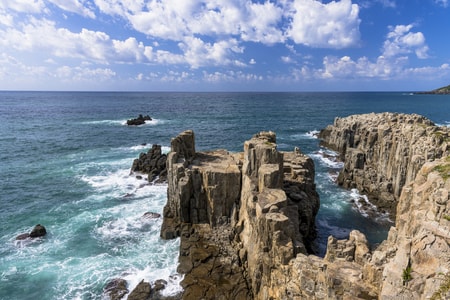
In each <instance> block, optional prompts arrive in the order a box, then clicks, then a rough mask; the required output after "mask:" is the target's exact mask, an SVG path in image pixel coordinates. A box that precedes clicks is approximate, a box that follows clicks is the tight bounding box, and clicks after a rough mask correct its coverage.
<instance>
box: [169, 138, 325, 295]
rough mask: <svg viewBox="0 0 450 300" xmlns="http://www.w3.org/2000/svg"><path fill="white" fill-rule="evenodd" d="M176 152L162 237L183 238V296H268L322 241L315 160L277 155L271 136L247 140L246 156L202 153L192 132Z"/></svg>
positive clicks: (174, 142)
mask: <svg viewBox="0 0 450 300" xmlns="http://www.w3.org/2000/svg"><path fill="white" fill-rule="evenodd" d="M171 147H172V151H171V152H170V154H169V155H168V164H167V166H168V200H167V205H166V206H165V208H164V213H163V216H164V221H163V225H162V230H161V236H162V237H163V238H174V237H177V236H181V246H180V265H179V268H178V270H179V271H180V272H182V273H184V274H186V275H185V278H184V280H183V282H182V285H183V287H184V289H185V290H184V297H185V298H186V299H201V298H202V297H203V298H205V299H254V298H255V297H256V298H258V297H261V296H262V295H265V294H266V293H268V291H267V290H266V287H269V286H270V285H271V282H272V281H273V280H275V278H276V277H277V276H279V272H278V271H277V269H278V268H282V267H283V269H284V268H287V267H286V266H287V265H288V264H289V262H290V260H291V259H293V258H294V257H295V256H296V255H297V254H299V253H302V254H305V255H306V254H307V250H308V249H307V248H308V247H307V246H306V244H308V245H309V242H308V241H310V240H311V239H313V238H314V237H315V227H314V220H315V215H316V214H317V211H318V208H319V198H318V194H317V192H316V190H315V184H314V164H313V161H312V160H311V159H310V158H309V157H307V156H305V155H303V154H301V153H300V152H299V151H298V150H297V151H295V152H289V153H281V152H279V151H277V149H276V137H275V134H274V133H272V132H262V133H260V134H257V135H255V136H254V137H253V138H252V139H251V140H249V141H247V142H245V145H244V152H243V153H229V152H227V151H225V150H217V151H211V152H201V153H198V152H195V142H194V133H193V132H192V131H186V132H183V133H182V134H180V135H179V136H178V137H176V138H174V139H173V140H172V145H171ZM307 242H308V243H307ZM284 275H285V274H284ZM256 298H255V299H256Z"/></svg>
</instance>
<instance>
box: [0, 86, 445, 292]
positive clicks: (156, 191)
mask: <svg viewBox="0 0 450 300" xmlns="http://www.w3.org/2000/svg"><path fill="white" fill-rule="evenodd" d="M384 111H391V112H402V113H417V114H421V115H424V116H426V117H428V118H430V119H431V120H432V121H434V122H435V123H437V124H440V125H444V126H446V125H448V124H449V123H450V115H449V112H450V96H436V95H412V94H410V93H400V92H398V93H119V92H114V93H113V92H111V93H109V92H0V124H1V125H0V176H1V179H0V228H1V230H0V299H21V300H23V299H102V291H103V287H104V286H105V284H106V283H107V282H108V281H109V280H111V279H113V278H124V279H126V280H127V281H128V283H129V289H130V290H132V289H133V288H134V286H136V285H137V283H139V282H140V281H141V280H142V279H144V280H146V281H150V282H153V281H155V280H157V279H164V280H166V281H167V282H168V287H167V289H166V291H165V293H166V295H170V294H174V293H177V292H178V291H179V290H180V287H179V282H180V280H181V279H182V276H181V275H180V274H177V273H176V267H177V257H178V247H179V240H177V239H176V240H170V241H164V240H161V239H160V238H159V229H160V226H161V223H162V220H161V219H147V218H144V217H143V215H144V213H145V212H157V213H162V209H163V206H164V204H165V202H166V190H167V186H166V185H151V184H148V183H147V182H146V181H145V180H142V179H141V180H139V179H137V178H136V177H135V176H133V175H130V168H131V165H132V163H133V160H134V159H135V158H137V157H138V156H139V153H141V152H146V151H147V150H148V149H149V148H150V147H151V146H152V144H160V145H162V147H163V151H165V152H168V151H169V150H170V140H171V138H172V137H175V136H176V135H177V134H178V133H180V132H182V131H184V130H186V129H193V130H194V132H195V136H196V148H197V150H198V151H201V150H212V149H227V150H229V151H242V150H243V143H244V141H246V140H248V139H249V138H251V136H252V135H254V134H255V133H257V132H260V131H263V130H271V131H274V132H276V134H277V144H278V149H279V150H282V151H292V150H293V149H294V147H299V148H300V149H301V151H302V152H303V153H306V154H308V155H310V156H311V157H312V158H313V159H314V161H315V165H316V184H317V189H318V192H319V194H320V199H321V208H320V211H319V214H318V216H317V220H316V225H317V228H318V238H317V241H316V243H317V249H318V254H319V255H323V253H324V251H325V244H326V240H327V237H328V236H329V235H330V234H332V235H334V236H336V237H338V238H345V237H347V236H348V233H349V232H350V231H351V230H352V229H358V230H360V231H362V232H364V233H365V234H366V235H367V236H368V239H369V241H370V243H372V244H374V245H375V244H377V243H380V242H381V241H382V240H383V239H385V238H386V236H387V231H388V230H389V227H390V226H391V225H392V222H391V221H390V216H389V215H386V214H383V212H377V211H376V208H375V207H372V208H373V211H371V212H368V211H364V210H362V207H358V206H357V205H355V204H357V203H359V201H357V200H358V199H360V200H362V201H368V200H367V198H366V197H365V196H364V195H361V194H360V193H359V192H358V191H356V190H352V191H347V190H344V189H342V188H340V187H338V186H336V184H335V183H334V178H335V176H336V174H337V172H338V170H339V168H341V167H342V163H340V162H339V161H337V160H336V153H333V152H332V151H329V150H327V149H323V148H321V147H320V146H319V140H318V139H317V138H316V137H315V133H317V132H318V131H319V130H320V129H322V128H324V127H325V126H326V125H328V124H331V123H333V120H334V118H335V117H337V116H341V117H344V116H348V115H351V114H359V113H370V112H384ZM139 114H143V115H147V114H148V115H150V116H151V117H152V121H149V122H147V123H146V124H145V125H142V126H137V127H135V126H127V125H126V120H127V119H130V118H135V117H137V116H138V115H139ZM363 207H365V208H367V207H371V206H370V204H368V205H365V206H363ZM36 224H42V225H44V226H45V227H46V229H47V232H48V233H47V235H46V236H45V237H43V238H38V239H35V240H20V241H19V240H16V236H18V235H19V234H22V233H26V232H30V231H31V229H32V228H33V227H34V225H36Z"/></svg>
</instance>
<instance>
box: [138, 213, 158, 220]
mask: <svg viewBox="0 0 450 300" xmlns="http://www.w3.org/2000/svg"><path fill="white" fill-rule="evenodd" d="M142 217H143V218H145V219H158V218H160V217H161V214H158V213H155V212H146V213H145V214H144V215H143V216H142Z"/></svg>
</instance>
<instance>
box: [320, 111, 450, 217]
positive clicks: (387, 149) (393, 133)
mask: <svg viewBox="0 0 450 300" xmlns="http://www.w3.org/2000/svg"><path fill="white" fill-rule="evenodd" d="M319 138H320V139H321V140H322V144H323V145H324V146H326V147H328V148H331V149H333V150H336V151H337V152H339V153H340V155H341V159H342V160H343V161H344V168H343V169H342V171H341V172H340V173H339V176H338V179H337V181H338V184H340V185H342V186H344V187H345V188H357V189H358V190H359V191H360V192H361V193H364V194H366V195H368V196H369V198H370V199H371V200H372V202H373V203H374V204H375V205H377V206H378V208H379V209H381V210H386V211H387V212H390V213H391V216H392V217H395V210H396V207H397V202H398V199H399V197H400V194H401V191H402V188H403V186H405V185H407V184H409V183H411V182H412V181H413V180H414V179H415V177H416V175H417V172H418V171H419V170H420V168H421V167H422V165H423V164H424V163H425V162H428V161H433V160H435V159H438V158H440V157H443V156H446V155H448V154H449V150H450V149H449V141H450V136H449V129H448V128H447V127H439V126H436V125H435V124H434V123H433V122H431V121H430V120H428V119H426V118H425V117H423V116H419V115H414V114H412V115H407V114H397V113H380V114H374V113H372V114H364V115H353V116H349V117H346V118H336V119H335V120H334V124H333V125H329V126H327V127H326V128H325V129H323V130H322V131H321V132H320V134H319Z"/></svg>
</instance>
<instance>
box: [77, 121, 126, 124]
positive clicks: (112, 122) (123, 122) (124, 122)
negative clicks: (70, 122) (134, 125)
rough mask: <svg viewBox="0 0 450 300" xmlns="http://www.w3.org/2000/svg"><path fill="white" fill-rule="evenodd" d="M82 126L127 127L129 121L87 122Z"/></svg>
mask: <svg viewBox="0 0 450 300" xmlns="http://www.w3.org/2000/svg"><path fill="white" fill-rule="evenodd" d="M82 124H86V125H127V120H94V121H85V122H82Z"/></svg>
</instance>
